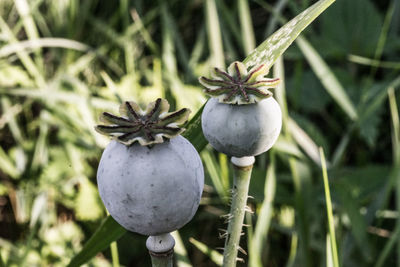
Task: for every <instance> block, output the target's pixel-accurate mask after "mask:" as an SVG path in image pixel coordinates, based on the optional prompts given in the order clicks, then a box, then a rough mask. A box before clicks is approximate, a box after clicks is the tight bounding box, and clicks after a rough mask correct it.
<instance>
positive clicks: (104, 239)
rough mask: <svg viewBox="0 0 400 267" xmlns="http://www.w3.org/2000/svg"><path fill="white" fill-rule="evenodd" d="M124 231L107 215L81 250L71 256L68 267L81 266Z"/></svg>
mask: <svg viewBox="0 0 400 267" xmlns="http://www.w3.org/2000/svg"><path fill="white" fill-rule="evenodd" d="M125 233H126V230H125V229H124V228H123V227H122V226H120V225H119V224H118V223H117V222H116V221H115V220H114V219H113V218H112V217H111V216H108V217H107V218H106V219H104V221H103V223H102V224H101V225H100V227H99V228H98V229H97V231H96V232H95V233H94V234H93V235H92V237H91V238H90V239H89V241H88V242H87V243H86V244H85V246H84V247H83V249H82V250H81V252H79V253H78V254H77V255H76V256H75V257H74V258H72V260H71V262H70V263H69V264H68V267H73V266H81V265H82V264H84V263H85V262H87V261H88V260H90V259H91V258H92V257H94V256H95V255H96V254H97V253H99V252H100V251H103V250H105V249H106V248H108V247H109V246H110V244H111V242H113V241H115V240H118V239H119V238H120V237H121V236H123V235H124V234H125Z"/></svg>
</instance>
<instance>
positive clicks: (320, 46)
mask: <svg viewBox="0 0 400 267" xmlns="http://www.w3.org/2000/svg"><path fill="white" fill-rule="evenodd" d="M312 3H314V1H308V0H303V1H294V0H279V1H261V0H254V1H248V2H247V1H242V0H238V1H213V0H204V1H199V0H189V1H181V0H174V1H128V0H120V1H98V0H97V1H96V0H86V1H78V0H60V1H50V0H29V1H28V0H15V1H11V0H2V1H0V110H1V113H0V144H1V146H0V266H1V265H5V266H65V265H66V264H68V262H69V261H70V259H71V258H72V257H73V256H74V255H76V254H77V253H78V252H79V251H80V250H81V248H82V246H83V244H84V243H85V242H86V241H87V240H88V239H89V237H90V236H91V235H92V234H93V233H94V231H95V230H96V229H97V227H98V226H99V225H100V223H101V221H102V219H103V218H104V217H105V215H106V212H105V209H104V207H103V205H102V203H101V201H100V199H99V196H98V192H97V189H96V179H95V176H96V170H97V164H98V160H99V158H100V156H101V151H102V149H103V148H104V146H105V145H106V144H107V142H108V140H107V138H104V137H103V136H100V135H99V134H97V133H96V132H95V131H94V128H93V126H94V125H95V124H96V123H97V121H98V115H99V114H100V112H101V111H104V110H107V111H111V112H116V110H117V107H118V105H119V102H120V101H121V99H133V100H135V101H139V102H140V103H143V104H145V103H147V102H149V101H153V100H154V99H155V98H157V97H165V98H167V99H168V100H169V102H170V103H171V104H172V107H173V108H180V107H189V108H190V109H192V111H193V113H192V116H193V115H194V114H195V111H197V110H198V109H199V108H200V107H201V106H202V104H203V103H204V102H205V101H206V97H205V96H204V95H203V93H202V91H201V87H200V85H199V84H198V82H197V77H198V76H201V75H206V76H207V75H208V70H209V68H210V67H212V66H220V67H223V66H227V64H229V63H230V62H231V61H234V60H242V59H244V58H245V56H246V55H247V54H248V53H249V52H250V51H251V50H252V49H253V48H254V47H255V46H256V45H257V44H259V43H261V42H262V41H263V40H265V38H266V37H267V36H268V35H270V34H271V33H272V32H273V31H274V30H276V29H277V28H278V27H279V26H280V23H281V22H282V20H284V19H285V18H286V19H289V18H292V17H294V16H295V15H297V14H298V13H300V12H301V11H302V10H304V9H305V8H307V7H308V6H310V5H311V4H312ZM399 34H400V4H399V2H398V1H372V0H352V1H345V0H337V1H336V3H334V4H333V5H332V6H331V7H330V8H328V10H327V11H326V12H324V13H323V14H322V15H321V16H320V18H318V19H317V20H316V21H315V22H314V23H313V24H312V25H311V26H310V27H309V28H308V29H307V30H306V31H305V33H304V34H303V35H302V38H300V39H298V40H297V41H296V42H295V44H294V45H293V46H292V47H291V48H289V50H288V51H287V52H286V53H285V54H284V56H283V58H281V59H280V60H278V62H277V63H276V64H275V66H274V68H273V70H272V71H271V75H272V76H275V77H281V78H283V79H284V84H283V86H281V87H280V88H278V89H277V90H276V92H275V96H276V98H277V99H278V101H279V103H280V104H281V106H282V107H283V111H284V127H283V131H282V134H281V137H280V139H279V140H278V143H277V144H276V146H275V147H274V149H272V150H271V151H270V152H268V153H266V154H264V155H261V156H259V157H257V162H256V165H255V169H254V172H253V173H254V174H253V177H252V181H251V189H250V195H252V196H253V197H254V198H253V199H250V200H249V206H250V208H251V209H252V210H253V211H254V214H253V215H250V214H249V215H248V216H247V217H246V223H247V224H248V225H249V227H247V228H246V231H245V232H246V235H245V237H243V238H242V242H241V245H242V247H243V248H244V250H246V251H247V252H248V255H247V256H246V255H243V254H242V255H241V257H243V258H244V260H245V263H244V264H239V265H240V266H247V265H248V263H249V262H251V264H252V266H329V264H330V263H331V260H330V259H331V257H332V255H329V251H330V249H329V248H330V243H329V242H328V241H329V239H328V238H327V233H328V217H327V215H326V201H325V191H326V190H324V180H323V178H322V177H323V176H322V170H321V167H320V166H321V162H320V154H319V151H318V147H322V148H323V149H324V152H325V156H326V160H327V166H328V169H329V171H328V175H329V183H330V184H329V185H330V193H331V198H332V209H331V211H332V212H333V217H332V218H333V224H334V226H335V230H336V242H337V245H338V256H339V262H340V264H341V265H342V266H400V259H399V255H400V243H399V241H400V217H399V213H398V210H399V208H400V173H399V169H400V137H399V127H400V126H399V117H398V109H397V104H396V103H397V102H398V97H397V95H398V92H397V91H396V89H397V88H398V87H399V83H400V75H399V74H400V72H399V69H400V53H399V52H400V37H399ZM201 157H202V159H203V163H204V166H205V170H206V186H205V191H204V194H203V199H202V203H201V206H200V208H199V211H198V213H197V214H196V216H195V218H194V220H193V221H192V222H190V223H189V224H188V225H186V226H185V227H184V228H183V229H182V230H181V231H180V237H181V240H182V243H178V245H177V248H176V250H177V253H178V254H177V257H176V258H177V259H178V266H190V264H192V265H193V266H196V267H197V266H217V264H216V263H215V262H218V260H219V259H218V257H219V256H218V254H215V253H214V254H213V255H214V256H211V257H210V255H206V254H207V253H208V254H209V252H210V251H211V250H214V249H216V248H218V247H222V246H223V240H221V239H218V236H219V234H220V233H221V231H220V230H219V229H224V228H226V225H225V224H224V221H223V219H222V218H220V216H221V215H224V214H227V213H228V210H229V207H228V206H227V205H226V204H227V203H228V201H229V199H228V190H229V187H230V186H229V184H230V176H231V174H232V170H231V169H230V166H229V164H228V163H229V159H228V158H227V157H226V156H224V155H222V154H218V153H216V152H215V151H214V150H213V149H212V148H211V147H206V148H205V149H204V150H202V151H201ZM144 243H145V237H142V236H139V235H137V234H133V233H129V234H126V235H124V236H123V237H122V238H121V239H120V240H119V241H118V242H117V249H118V254H119V259H117V257H116V256H115V253H114V254H113V255H114V256H112V255H111V254H112V253H111V252H110V250H109V249H107V250H105V251H104V252H103V253H101V254H98V255H97V256H96V257H95V258H94V259H93V260H91V261H90V262H89V263H88V265H89V266H111V265H114V266H117V265H118V262H119V264H121V265H123V266H148V265H149V264H150V263H149V256H148V254H147V251H146V250H145V246H144ZM327 248H328V249H327ZM201 249H203V252H206V253H203V252H201V251H200V250H201ZM114 251H115V250H114ZM214 252H215V251H214ZM185 264H189V265H185Z"/></svg>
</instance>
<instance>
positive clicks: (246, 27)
mask: <svg viewBox="0 0 400 267" xmlns="http://www.w3.org/2000/svg"><path fill="white" fill-rule="evenodd" d="M238 9H239V19H240V26H241V30H242V42H243V47H244V53H245V54H246V55H248V54H250V52H251V51H253V49H254V48H255V47H256V45H255V44H256V39H255V37H254V31H253V23H252V21H251V13H250V8H249V3H248V1H247V0H238Z"/></svg>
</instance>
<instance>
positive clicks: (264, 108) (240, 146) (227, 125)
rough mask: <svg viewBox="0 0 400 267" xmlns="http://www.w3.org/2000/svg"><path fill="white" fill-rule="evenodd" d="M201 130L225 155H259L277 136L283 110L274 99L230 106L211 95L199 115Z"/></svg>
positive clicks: (269, 146) (268, 147) (270, 145)
mask: <svg viewBox="0 0 400 267" xmlns="http://www.w3.org/2000/svg"><path fill="white" fill-rule="evenodd" d="M201 120H202V123H201V124H202V128H203V133H204V136H205V137H206V139H207V140H208V142H209V143H210V144H211V145H212V146H213V147H214V148H215V149H216V150H217V151H219V152H222V153H225V154H226V155H228V156H234V157H245V156H255V155H259V154H261V153H263V152H265V151H267V150H268V149H270V148H271V147H272V146H273V144H274V143H275V142H276V140H277V139H278V136H279V133H280V131H281V128H282V112H281V109H280V107H279V104H278V103H277V102H276V101H275V99H274V98H272V97H269V98H266V99H263V100H261V101H260V102H258V103H254V104H248V105H232V104H225V103H219V102H218V99H216V98H211V99H210V100H209V101H208V102H207V104H206V106H205V107H204V110H203V114H202V116H201Z"/></svg>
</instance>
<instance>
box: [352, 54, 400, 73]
mask: <svg viewBox="0 0 400 267" xmlns="http://www.w3.org/2000/svg"><path fill="white" fill-rule="evenodd" d="M348 60H349V61H350V62H353V63H357V64H360V65H366V66H371V67H375V68H387V69H396V70H397V69H400V62H394V61H381V60H377V59H372V58H368V57H362V56H358V55H352V54H350V55H349V56H348Z"/></svg>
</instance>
